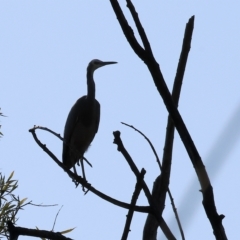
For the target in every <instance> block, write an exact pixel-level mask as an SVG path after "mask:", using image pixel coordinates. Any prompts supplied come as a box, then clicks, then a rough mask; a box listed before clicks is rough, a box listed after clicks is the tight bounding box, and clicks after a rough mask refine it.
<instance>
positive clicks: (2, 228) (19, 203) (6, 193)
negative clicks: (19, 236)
mask: <svg viewBox="0 0 240 240" xmlns="http://www.w3.org/2000/svg"><path fill="white" fill-rule="evenodd" d="M13 175H14V172H12V173H11V174H10V176H9V177H8V178H7V179H5V176H3V175H2V173H0V238H2V237H7V238H9V235H8V231H7V221H11V222H12V223H14V224H15V223H16V222H17V220H18V218H17V217H16V216H17V213H18V211H19V210H20V209H23V206H24V202H25V201H26V200H27V198H24V199H22V200H20V198H19V196H16V195H15V194H14V191H15V190H16V189H17V188H18V181H17V180H13V179H12V177H13Z"/></svg>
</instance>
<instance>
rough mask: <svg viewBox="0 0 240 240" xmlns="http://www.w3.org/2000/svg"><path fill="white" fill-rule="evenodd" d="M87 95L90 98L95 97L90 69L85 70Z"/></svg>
mask: <svg viewBox="0 0 240 240" xmlns="http://www.w3.org/2000/svg"><path fill="white" fill-rule="evenodd" d="M87 97H88V99H90V100H94V99H95V82H94V79H93V72H92V71H88V72H87Z"/></svg>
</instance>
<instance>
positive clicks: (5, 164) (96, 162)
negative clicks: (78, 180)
mask: <svg viewBox="0 0 240 240" xmlns="http://www.w3.org/2000/svg"><path fill="white" fill-rule="evenodd" d="M133 3H134V4H135V7H136V9H137V11H138V13H139V16H140V19H141V21H142V24H143V26H144V28H145V31H146V33H147V34H148V37H149V41H150V43H151V46H152V49H153V51H154V55H155V57H156V59H157V60H158V62H159V64H160V67H161V70H162V73H163V76H164V78H165V81H166V82H167V85H168V86H169V88H170V89H171V88H172V84H173V79H174V76H175V72H176V66H177V63H178V58H179V53H180V50H181V45H182V39H183V34H184V29H185V24H186V23H187V21H188V19H189V18H190V17H191V16H192V15H195V29H194V32H193V41H192V48H191V52H190V55H189V59H188V64H187V69H186V74H185V78H184V82H183V89H182V94H181V98H180V107H179V110H180V113H181V114H182V117H183V119H184V121H185V123H186V125H187V127H188V130H189V132H190V134H191V135H192V138H193V140H194V142H195V144H196V146H197V148H198V150H199V153H200V155H201V157H202V159H203V161H208V163H207V164H206V166H207V170H208V172H209V175H210V179H212V185H213V187H214V194H215V201H216V206H217V210H218V213H220V214H224V215H226V218H225V219H224V220H223V224H224V226H225V230H226V233H227V236H228V238H229V239H236V236H238V228H237V227H236V226H237V222H238V219H239V217H238V216H239V214H240V209H239V204H238V203H239V198H240V184H239V168H240V147H239V144H240V142H239V122H240V116H239V115H240V114H239V112H240V110H239V108H240V97H239V96H240V95H239V92H240V80H239V76H240V47H239V43H240V28H239V23H240V15H239V9H240V4H239V2H238V1H228V2H227V1H206V0H205V1H168V2H167V1H165V2H164V1H152V2H151V4H149V1H133ZM121 6H122V7H123V10H124V12H125V13H126V16H127V17H128V19H129V22H130V23H132V20H131V17H130V14H129V12H128V9H127V8H126V7H125V6H126V3H125V1H121ZM133 27H134V26H133ZM134 29H135V28H134ZM0 36H1V37H0V79H1V80H0V82H1V95H0V107H1V108H2V111H3V113H4V114H5V115H7V116H8V117H7V118H1V124H2V125H3V126H2V131H3V133H4V138H2V139H1V142H0V159H1V166H0V167H1V171H2V172H3V173H5V174H6V175H9V174H10V172H11V171H13V170H14V171H15V178H16V179H18V180H19V190H18V194H19V195H20V196H21V197H22V198H23V197H28V198H29V200H33V201H34V202H35V203H44V204H54V203H57V204H59V207H60V206H61V205H64V207H63V208H62V210H61V212H60V214H59V216H58V220H57V223H56V227H55V230H56V231H61V230H64V229H66V228H71V227H76V229H75V230H74V231H73V232H72V233H70V234H68V235H67V236H69V237H71V238H74V239H100V240H101V239H119V238H120V237H121V234H122V230H123V227H124V224H125V216H126V214H127V211H126V210H125V209H120V208H118V207H116V206H113V205H111V204H109V203H107V202H105V201H103V200H102V199H99V198H98V197H96V196H95V195H93V194H92V193H88V194H87V195H86V196H83V193H82V191H81V188H78V189H75V187H74V185H73V183H72V182H71V180H70V179H69V178H68V176H67V175H66V174H65V173H64V172H63V171H62V170H61V169H60V168H59V167H58V166H57V165H56V164H55V163H54V162H53V161H52V160H51V159H50V158H49V157H48V156H47V155H46V154H45V153H44V152H43V151H42V150H41V149H40V148H39V147H38V146H37V144H36V143H35V141H34V140H33V138H32V136H31V134H30V133H29V132H28V129H30V128H31V127H33V125H41V126H45V127H49V128H51V129H52V130H54V131H56V132H58V133H61V134H62V133H63V128H64V124H65V121H66V118H67V114H68V112H69V110H70V108H71V106H72V105H73V104H74V102H75V101H76V100H77V99H78V98H79V97H80V96H82V95H84V94H86V67H87V64H88V62H89V61H90V60H91V59H93V58H98V59H101V60H104V61H117V62H118V64H117V65H112V66H108V67H105V68H102V69H99V70H97V71H96V73H95V82H96V91H97V92H96V94H97V99H98V101H99V102H100V103H101V121H100V127H99V131H98V134H97V135H96V137H95V139H94V141H93V143H92V146H91V147H90V149H89V151H88V152H87V153H86V157H87V159H88V160H89V161H90V162H91V163H92V164H93V168H92V169H90V168H89V167H86V174H87V178H88V181H89V182H90V183H91V184H92V185H93V186H94V187H96V188H97V189H99V190H100V191H103V192H104V193H106V194H108V195H110V196H112V197H114V198H117V199H119V200H121V201H126V202H129V201H130V199H131V196H132V191H133V189H134V186H135V177H134V175H133V174H132V172H131V170H130V169H129V167H128V165H127V163H126V162H125V160H124V159H123V157H122V156H121V154H120V153H119V152H118V151H117V150H116V145H113V144H112V142H113V135H112V132H113V131H115V130H120V131H121V132H122V140H123V142H124V144H125V147H126V148H127V149H128V150H129V153H130V154H131V155H132V157H133V159H134V160H135V162H136V164H137V166H138V167H139V169H141V168H142V167H144V168H145V169H146V171H147V174H146V177H145V179H146V182H147V183H148V185H149V187H150V188H152V183H153V181H154V180H155V178H156V177H157V175H158V174H159V169H158V166H157V164H156V162H155V158H154V156H153V153H152V152H151V150H150V149H149V146H148V144H147V143H146V141H145V140H144V139H143V138H142V137H141V136H139V135H138V134H137V133H136V132H134V131H133V130H131V129H129V128H126V127H124V126H122V125H121V124H120V122H121V121H124V122H127V123H129V124H132V125H134V126H135V127H137V128H138V129H140V130H141V131H143V132H144V133H145V134H146V135H147V136H148V137H149V138H150V139H151V141H152V143H153V144H154V146H155V147H156V149H157V152H158V153H159V156H160V157H161V156H162V150H163V143H164V138H165V128H166V121H167V111H166V109H165V106H164V104H163V102H162V100H161V98H160V96H159V94H158V92H157V90H156V88H155V86H154V84H153V81H152V79H151V76H150V74H149V72H148V70H147V68H146V67H145V65H144V63H143V62H142V61H141V60H139V59H138V57H137V56H136V55H135V53H134V52H133V51H132V49H131V48H130V46H129V44H128V42H127V41H126V39H125V37H124V35H123V33H122V30H121V28H120V26H119V24H118V21H117V20H116V17H115V14H114V12H113V10H112V8H111V5H110V2H109V1H96V0H95V1H93V0H88V1H76V0H72V1H66V0H65V1H62V0H58V1H56V0H55V1H53V0H52V1H49V0H41V1H40V0H35V1H30V0H29V1H27V0H26V1H21V0H19V1H11V0H8V1H3V0H2V1H0ZM138 39H139V38H138ZM37 134H38V136H39V138H40V139H41V140H42V142H43V143H45V144H47V146H48V147H49V148H50V149H51V150H52V151H53V152H54V153H55V154H56V156H57V157H59V159H61V152H62V143H61V142H60V141H59V140H58V139H57V138H55V137H53V136H52V135H50V134H49V133H47V132H42V131H37ZM194 179H196V175H195V172H194V169H193V167H192V164H191V162H190V160H189V158H188V155H187V154H186V151H185V149H184V147H183V144H182V142H181V141H180V139H179V136H178V134H176V137H175V142H174V154H173V164H172V176H171V183H170V189H171V191H172V194H173V196H174V200H175V204H176V207H177V208H178V209H179V211H181V209H182V208H183V209H187V210H184V212H183V213H182V214H181V216H180V218H181V219H182V220H183V228H184V230H185V235H186V238H187V239H214V236H213V235H212V229H211V227H210V223H209V222H208V219H207V217H206V215H205V212H204V209H203V207H202V205H201V201H202V196H201V193H200V192H199V191H198V190H199V189H200V186H199V184H196V185H195V187H194V188H193V189H192V190H189V186H191V185H192V183H193V182H194ZM187 200H188V201H187ZM194 201H195V202H196V204H197V205H196V206H195V205H194V208H193V209H191V208H190V206H191V205H192V202H194ZM184 203H186V204H187V208H184ZM138 204H139V205H146V204H147V202H146V200H145V197H144V196H143V194H142V195H141V198H140V199H139V201H138ZM59 207H55V208H35V207H27V208H26V210H25V211H22V212H21V213H20V214H19V217H20V220H19V222H18V223H19V225H20V226H22V227H29V228H34V227H35V226H38V228H40V229H46V230H50V229H51V228H52V225H53V222H54V218H55V215H56V213H57V211H58V209H59ZM192 212H194V213H195V214H194V215H193V216H192V218H191V219H190V220H188V219H187V217H188V216H190V215H191V214H190V213H192ZM172 216H173V213H172V209H171V205H170V203H169V201H167V202H166V207H165V211H164V218H165V219H166V221H167V222H171V221H172ZM145 218H146V216H145V215H144V214H134V219H133V223H132V226H131V232H130V235H129V239H134V240H135V239H141V235H142V228H143V224H144V221H145ZM172 229H173V232H174V234H175V236H176V237H177V238H178V239H179V236H178V230H177V229H176V228H174V227H172ZM196 236H197V238H196ZM21 239H27V238H26V237H21ZM28 239H29V238H28ZM159 239H165V238H164V237H162V234H161V233H160V234H159Z"/></svg>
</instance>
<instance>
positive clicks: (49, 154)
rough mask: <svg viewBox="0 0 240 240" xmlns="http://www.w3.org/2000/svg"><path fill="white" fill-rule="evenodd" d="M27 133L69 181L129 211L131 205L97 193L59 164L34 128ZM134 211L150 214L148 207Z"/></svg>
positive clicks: (82, 179) (79, 177)
mask: <svg viewBox="0 0 240 240" xmlns="http://www.w3.org/2000/svg"><path fill="white" fill-rule="evenodd" d="M36 129H40V128H36ZM29 132H31V133H32V135H33V138H34V140H35V141H36V143H37V144H38V146H39V147H40V148H42V150H43V151H44V152H46V153H47V154H48V156H50V157H51V158H52V159H53V161H54V162H55V163H57V165H58V166H59V167H60V168H62V169H63V170H64V171H65V172H66V173H67V174H68V175H69V177H70V178H71V179H73V180H75V181H76V182H77V183H80V184H82V185H83V186H84V187H86V188H87V189H88V190H89V191H91V192H93V193H94V194H96V195H97V196H99V197H100V198H102V199H104V200H106V201H108V202H110V203H112V204H114V205H117V206H119V207H122V208H126V209H130V208H131V205H130V204H128V203H124V202H121V201H118V200H116V199H114V198H111V197H109V196H107V195H106V194H104V193H102V192H100V191H98V190H97V189H95V188H94V187H92V186H91V184H89V183H88V182H87V181H86V180H85V179H84V178H82V177H81V176H78V175H76V174H75V173H73V172H72V171H70V170H69V169H67V168H66V167H65V166H64V165H63V163H62V162H60V161H59V160H58V159H57V157H56V156H55V155H54V154H53V153H52V152H51V151H50V150H49V149H48V148H47V147H46V145H45V144H42V143H41V142H40V140H39V139H38V137H37V135H36V133H35V128H32V129H30V130H29ZM134 210H135V211H137V212H143V213H149V212H150V210H151V209H150V207H149V206H135V207H134Z"/></svg>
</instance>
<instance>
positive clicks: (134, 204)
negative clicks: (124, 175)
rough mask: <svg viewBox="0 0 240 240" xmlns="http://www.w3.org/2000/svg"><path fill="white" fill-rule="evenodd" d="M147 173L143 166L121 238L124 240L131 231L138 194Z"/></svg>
mask: <svg viewBox="0 0 240 240" xmlns="http://www.w3.org/2000/svg"><path fill="white" fill-rule="evenodd" d="M145 173H146V171H145V169H144V168H143V169H142V170H141V172H140V175H139V177H138V179H137V183H136V186H135V190H134V192H133V196H132V200H131V206H132V208H131V209H129V211H128V215H127V219H126V223H125V227H124V230H123V235H122V238H121V239H122V240H126V239H127V237H128V233H129V232H130V225H131V221H132V217H133V213H134V206H136V203H137V199H138V196H139V194H140V192H141V190H142V181H143V178H144V175H145Z"/></svg>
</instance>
